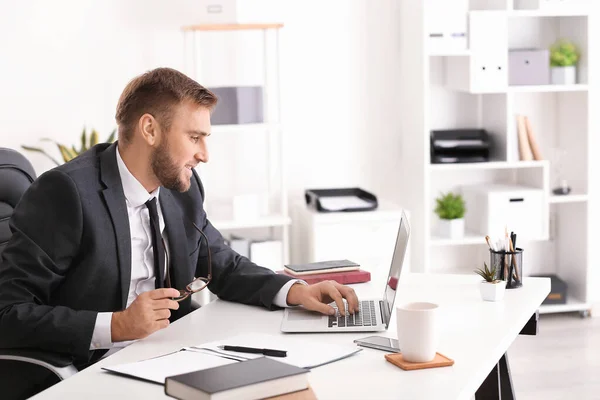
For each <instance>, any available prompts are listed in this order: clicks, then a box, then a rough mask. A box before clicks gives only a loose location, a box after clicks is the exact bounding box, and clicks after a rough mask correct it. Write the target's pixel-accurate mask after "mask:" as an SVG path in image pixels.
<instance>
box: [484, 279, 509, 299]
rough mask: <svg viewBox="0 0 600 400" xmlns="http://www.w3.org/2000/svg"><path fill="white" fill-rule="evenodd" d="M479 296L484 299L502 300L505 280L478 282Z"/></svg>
mask: <svg viewBox="0 0 600 400" xmlns="http://www.w3.org/2000/svg"><path fill="white" fill-rule="evenodd" d="M479 291H480V292H481V298H482V299H483V300H485V301H502V299H503V298H504V292H505V291H506V281H500V282H497V283H490V282H485V281H483V282H481V283H480V284H479Z"/></svg>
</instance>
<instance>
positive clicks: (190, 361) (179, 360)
mask: <svg viewBox="0 0 600 400" xmlns="http://www.w3.org/2000/svg"><path fill="white" fill-rule="evenodd" d="M236 362H237V361H235V360H232V359H228V358H223V357H219V356H218V355H216V354H211V353H210V352H207V351H198V350H194V351H189V350H181V351H178V352H175V353H171V354H167V355H164V356H160V357H156V358H151V359H149V360H143V361H137V362H133V363H128V364H120V365H115V366H112V367H103V368H102V369H104V370H107V371H110V372H114V373H117V374H121V375H127V376H131V377H134V378H139V379H143V380H146V381H151V382H156V383H160V384H161V385H164V384H165V379H166V378H167V377H168V376H173V375H179V374H185V373H187V372H192V371H199V370H201V369H208V368H212V367H218V366H220V365H225V364H233V363H236Z"/></svg>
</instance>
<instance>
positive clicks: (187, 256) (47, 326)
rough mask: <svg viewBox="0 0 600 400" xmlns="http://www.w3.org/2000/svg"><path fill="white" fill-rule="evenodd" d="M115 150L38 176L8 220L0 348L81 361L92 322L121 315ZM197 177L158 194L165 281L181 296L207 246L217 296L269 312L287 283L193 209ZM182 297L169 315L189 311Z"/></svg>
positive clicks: (123, 232) (0, 267)
mask: <svg viewBox="0 0 600 400" xmlns="http://www.w3.org/2000/svg"><path fill="white" fill-rule="evenodd" d="M115 152H116V143H115V144H112V145H109V144H100V145H97V146H95V147H93V148H92V149H90V150H89V151H87V152H86V153H84V154H82V155H80V156H79V157H77V158H76V159H75V160H73V161H71V162H69V163H66V164H64V165H61V166H60V167H57V168H55V169H53V170H50V171H48V172H46V173H45V174H43V175H42V176H40V177H39V178H38V179H37V180H36V181H35V182H34V183H33V184H32V185H31V187H30V188H29V190H28V191H27V192H26V193H25V194H24V196H23V198H22V199H21V201H20V202H19V204H18V206H17V208H16V209H15V211H14V214H13V216H12V218H11V221H10V227H11V230H12V233H13V234H12V237H11V240H10V242H9V243H8V245H7V246H6V248H5V250H4V252H3V253H2V255H1V258H0V347H2V348H16V347H21V348H23V347H28V348H37V349H43V350H49V351H55V352H60V353H67V354H71V355H73V356H74V357H75V361H76V364H77V363H79V364H82V363H86V362H87V361H89V359H90V356H91V352H90V351H89V347H90V342H91V339H92V333H93V330H94V326H95V323H96V315H97V313H98V312H103V311H113V312H114V311H120V310H124V309H125V306H126V302H127V295H128V290H129V284H130V279H131V238H130V231H129V220H128V217H127V209H126V204H125V196H124V194H123V187H122V185H121V178H120V175H119V171H118V168H117V160H116V154H115ZM203 198H204V191H203V187H202V183H201V182H200V179H199V177H198V175H197V174H196V172H194V174H193V176H192V179H191V187H190V189H189V190H188V191H187V192H185V193H179V192H175V191H170V190H168V189H165V188H161V190H160V196H159V199H160V204H161V209H162V212H163V216H164V219H165V225H166V228H165V229H166V232H167V235H168V238H169V241H168V242H169V251H170V252H169V256H170V257H169V258H170V261H171V265H172V269H171V283H172V286H173V287H175V288H178V289H183V288H184V287H185V286H186V285H187V284H188V283H189V282H191V281H192V279H193V278H194V277H197V276H206V275H207V254H208V253H207V248H206V243H205V241H204V240H203V239H202V237H201V235H200V233H198V232H197V231H196V229H194V227H193V225H192V221H194V222H195V223H196V224H197V225H198V226H199V227H201V228H202V230H203V231H204V233H205V234H206V236H207V237H208V239H209V243H210V249H211V255H212V264H213V265H212V269H213V280H212V282H211V283H210V285H209V286H208V288H209V289H210V290H211V291H212V292H213V293H215V294H217V295H218V296H219V297H220V298H222V299H225V300H231V301H237V302H241V303H245V304H254V305H262V306H264V307H267V308H273V304H272V301H273V298H274V297H275V295H276V294H277V292H278V291H279V289H281V287H282V286H283V285H284V284H285V283H286V282H287V281H288V280H289V279H290V278H288V277H285V276H281V275H278V274H274V273H273V272H272V271H270V270H268V269H266V268H262V267H259V266H257V265H255V264H253V263H251V262H250V261H249V260H248V259H247V258H245V257H242V256H240V255H239V254H237V253H236V252H234V251H233V250H231V249H230V248H229V247H228V246H226V245H225V242H224V239H223V237H222V236H221V234H220V233H219V232H218V231H217V230H216V229H215V228H214V227H213V226H212V225H211V223H210V222H209V221H208V219H207V217H206V212H205V211H204V209H203V207H202V202H203ZM190 305H191V299H190V298H188V299H186V300H185V301H183V302H181V303H180V308H179V310H177V311H174V312H173V315H172V319H177V318H179V317H181V316H183V315H185V314H187V313H189V312H190Z"/></svg>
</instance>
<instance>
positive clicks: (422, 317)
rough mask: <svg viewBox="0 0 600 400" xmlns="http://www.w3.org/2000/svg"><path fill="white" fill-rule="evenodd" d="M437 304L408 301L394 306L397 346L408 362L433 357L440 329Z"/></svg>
mask: <svg viewBox="0 0 600 400" xmlns="http://www.w3.org/2000/svg"><path fill="white" fill-rule="evenodd" d="M437 314H438V305H437V304H434V303H408V304H404V305H402V306H398V307H397V308H396V323H397V324H398V346H399V347H400V352H401V353H402V358H403V359H404V360H406V361H408V362H428V361H431V360H433V359H434V358H435V353H436V351H437V347H438V343H439V338H440V329H439V326H438V325H439V321H438V320H439V317H438V315H437Z"/></svg>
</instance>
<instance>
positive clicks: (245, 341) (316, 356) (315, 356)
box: [193, 333, 362, 368]
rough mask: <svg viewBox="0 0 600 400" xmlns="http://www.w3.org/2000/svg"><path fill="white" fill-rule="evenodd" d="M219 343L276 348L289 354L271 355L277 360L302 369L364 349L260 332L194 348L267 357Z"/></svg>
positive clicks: (240, 356)
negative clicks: (224, 347) (227, 348)
mask: <svg viewBox="0 0 600 400" xmlns="http://www.w3.org/2000/svg"><path fill="white" fill-rule="evenodd" d="M219 345H231V346H244V347H255V348H260V349H275V350H285V351H287V357H269V358H272V359H273V360H277V361H281V362H284V363H287V364H291V365H295V366H297V367H300V368H314V367H318V366H320V365H324V364H328V363H330V362H333V361H337V360H341V359H342V358H346V357H348V356H351V355H352V354H354V353H357V352H359V351H361V350H362V349H360V348H358V347H357V346H355V345H336V344H331V343H321V342H317V341H313V340H309V339H302V340H299V339H295V338H291V337H289V336H283V335H282V336H275V335H266V334H260V333H249V334H244V335H238V336H234V337H231V338H228V339H223V340H218V341H215V342H210V343H204V344H200V345H197V346H193V348H197V349H210V350H213V351H217V352H220V353H221V354H227V355H234V356H236V357H239V358H240V359H243V358H246V359H253V358H258V357H263V355H262V354H251V353H238V352H233V351H225V350H221V349H219V348H218V347H217V346H219Z"/></svg>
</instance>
